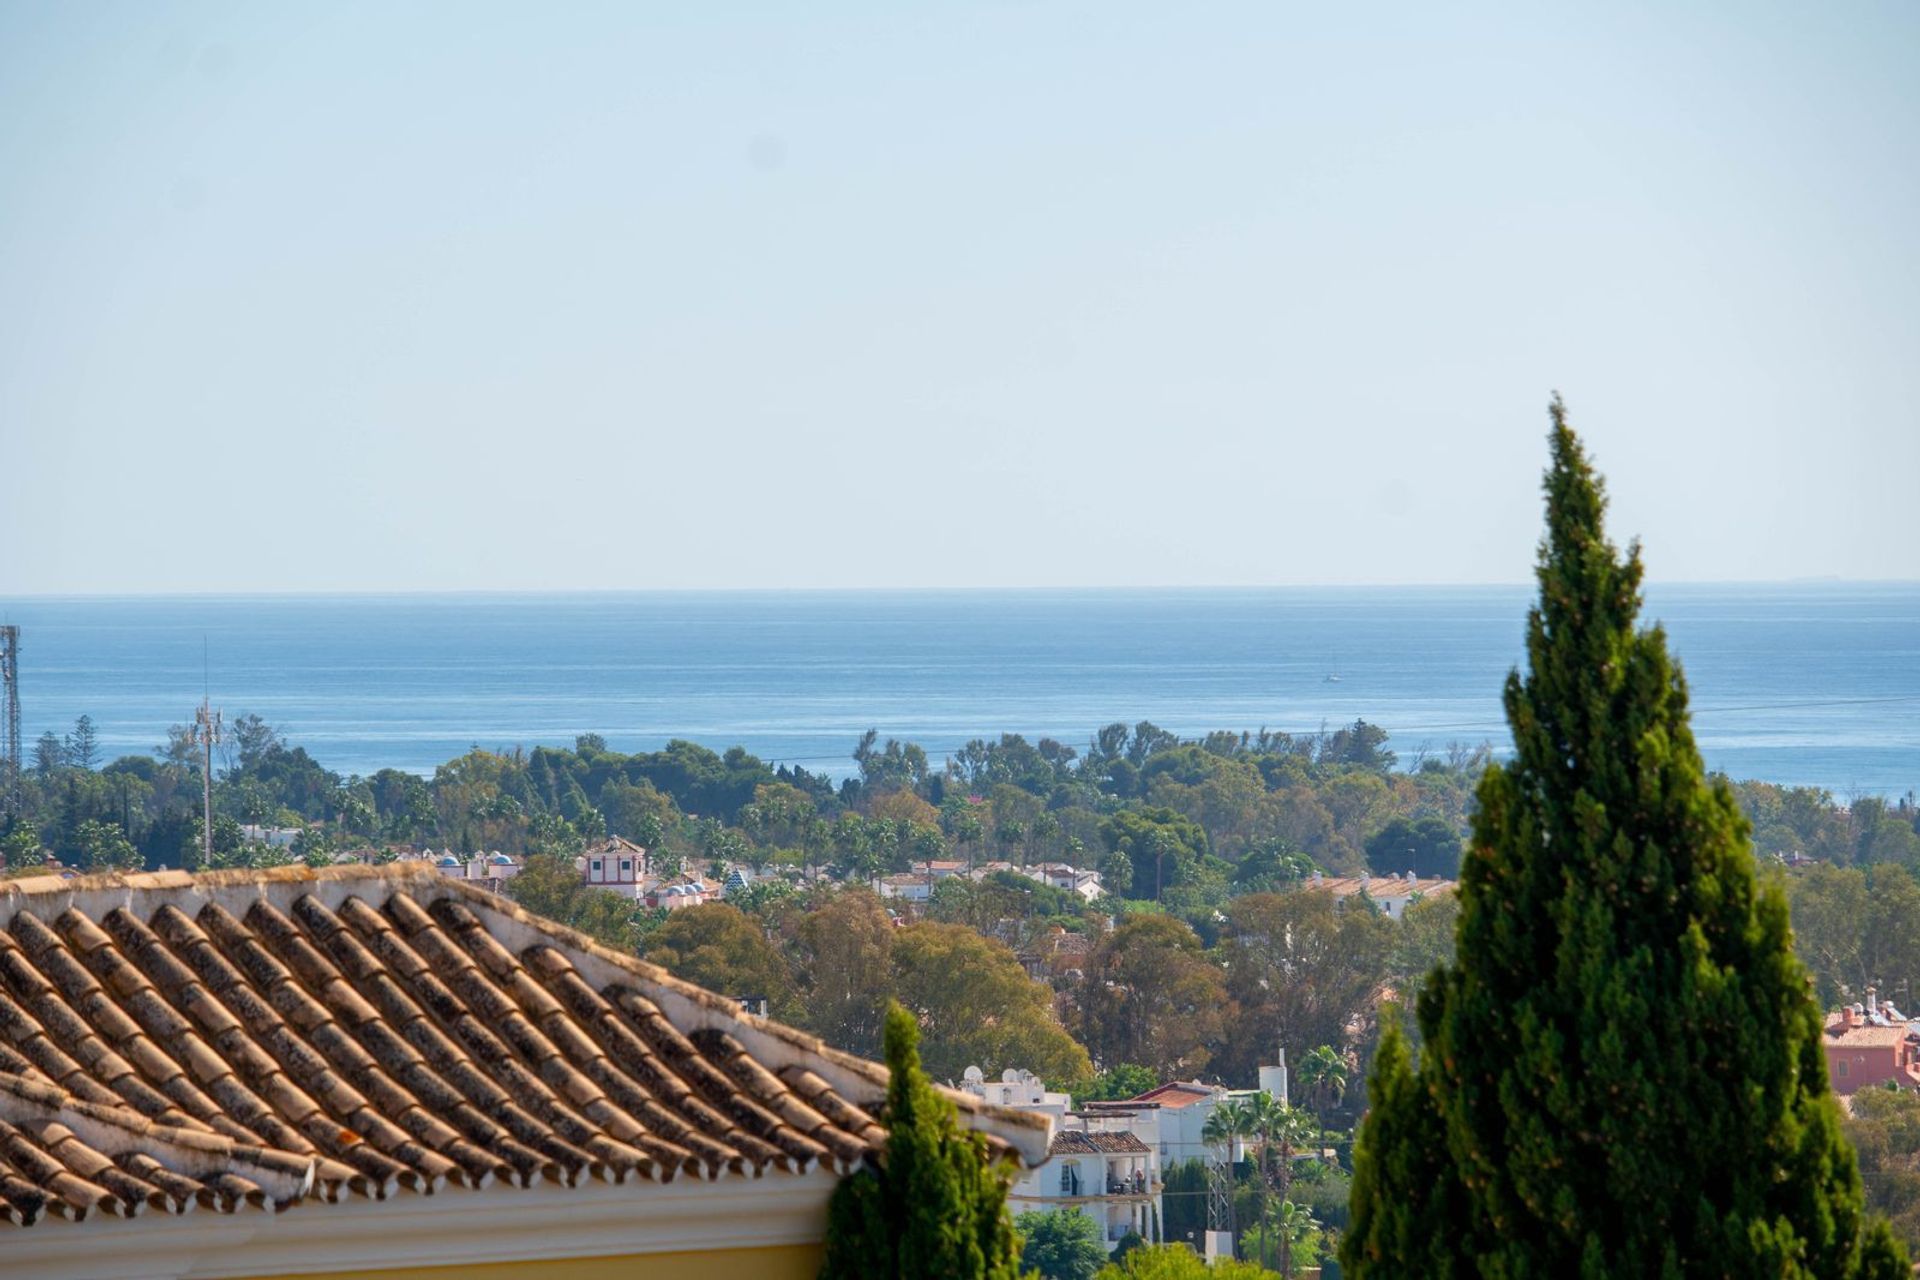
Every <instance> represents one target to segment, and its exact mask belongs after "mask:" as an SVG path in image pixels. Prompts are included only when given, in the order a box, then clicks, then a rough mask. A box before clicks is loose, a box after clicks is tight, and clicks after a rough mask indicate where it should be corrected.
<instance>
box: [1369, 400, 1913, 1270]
mask: <svg viewBox="0 0 1920 1280" xmlns="http://www.w3.org/2000/svg"><path fill="white" fill-rule="evenodd" d="M1551 414H1552V420H1553V429H1552V432H1551V435H1550V443H1551V447H1552V465H1551V467H1550V468H1549V470H1548V472H1547V476H1546V485H1545V488H1546V497H1547V535H1546V538H1545V540H1544V541H1543V543H1542V544H1541V547H1540V561H1539V568H1538V579H1539V585H1540V598H1539V601H1538V603H1537V605H1536V606H1535V607H1534V609H1533V610H1532V611H1531V613H1530V614H1529V615H1528V625H1527V659H1528V670H1527V673H1526V675H1525V676H1524V677H1523V676H1522V675H1521V674H1520V673H1519V672H1518V671H1516V672H1514V673H1513V674H1512V675H1510V676H1509V677H1508V679H1507V686H1506V699H1505V701H1506V712H1507V720H1508V723H1509V725H1510V726H1511V728H1512V732H1513V741H1514V755H1513V757H1512V758H1511V760H1510V761H1508V762H1507V763H1505V764H1502V765H1498V766H1495V767H1492V768H1489V769H1488V770H1487V772H1486V774H1485V776H1484V777H1483V778H1482V780H1481V783H1480V788H1479V793H1478V801H1479V803H1478V809H1477V812H1476V814H1475V816H1474V821H1473V836H1472V840H1471V844H1470V849H1469V851H1468V854H1467V858H1466V861H1465V864H1464V865H1463V867H1462V870H1461V882H1460V899H1461V914H1460V923H1459V928H1458V934H1457V937H1456V942H1457V950H1456V956H1455V959H1454V962H1453V963H1452V964H1450V965H1443V966H1441V967H1440V968H1439V969H1437V970H1436V971H1435V972H1434V974H1433V976H1432V978H1431V979H1430V980H1429V981H1428V982H1427V983H1426V984H1425V986H1424V987H1423V989H1422V991H1421V995H1420V998H1419V1008H1418V1012H1419V1023H1420V1030H1421V1032H1422V1034H1423V1037H1424V1041H1425V1043H1424V1047H1423V1049H1422V1051H1421V1053H1420V1058H1419V1062H1418V1065H1417V1066H1416V1065H1415V1064H1414V1063H1413V1062H1412V1060H1411V1057H1410V1054H1409V1052H1408V1049H1407V1046H1406V1044H1405V1042H1404V1039H1403V1037H1401V1035H1400V1034H1399V1032H1398V1030H1397V1029H1395V1030H1391V1031H1389V1033H1388V1035H1387V1037H1386V1039H1385V1040H1384V1042H1383V1045H1382V1051H1381V1053H1380V1054H1379V1056H1378V1058H1377V1059H1376V1063H1375V1069H1374V1078H1373V1082H1372V1086H1371V1089H1372V1097H1373V1099H1374V1106H1373V1110H1372V1111H1371V1113H1370V1114H1369V1116H1368V1118H1367V1120H1366V1122H1365V1125H1364V1126H1363V1128H1362V1131H1361V1137H1360V1143H1359V1145H1358V1149H1357V1151H1356V1156H1355V1178H1354V1189H1353V1206H1352V1207H1353V1229H1352V1230H1351V1232H1350V1233H1349V1235H1348V1237H1347V1239H1346V1241H1345V1242H1344V1245H1343V1249H1342V1253H1343V1257H1344V1260H1345V1262H1346V1264H1347V1266H1348V1268H1349V1270H1350V1273H1351V1274H1352V1275H1354V1276H1356V1277H1359V1278H1360V1280H1370V1278H1372V1277H1382V1278H1384V1277H1395V1278H1398V1277H1405V1276H1456V1277H1462V1278H1464V1277H1468V1276H1495V1277H1503V1278H1506V1280H1526V1278H1530V1277H1540V1278H1541V1280H1548V1278H1558V1277H1572V1276H1580V1277H1588V1278H1596V1280H1597V1278H1598V1277H1615V1276H1661V1277H1683V1276H1684V1277H1696V1276H1697V1277H1708V1276H1713V1277H1722V1276H1768V1277H1801V1276H1809V1277H1811V1276H1821V1277H1843V1276H1844V1277H1852V1276H1871V1277H1875V1278H1876V1280H1877V1278H1878V1277H1881V1276H1886V1277H1891V1276H1895V1275H1904V1274H1905V1271H1906V1268H1905V1261H1904V1259H1903V1257H1902V1256H1901V1251H1900V1249H1899V1248H1898V1246H1897V1245H1895V1244H1894V1243H1893V1241H1892V1238H1891V1236H1890V1235H1889V1234H1888V1233H1887V1231H1886V1229H1885V1226H1884V1224H1877V1225H1874V1226H1869V1224H1868V1223H1867V1221H1866V1219H1865V1216H1864V1213H1863V1210H1862V1205H1861V1194H1860V1178H1859V1173H1858V1171H1857V1169H1856V1167H1855V1164H1854V1158H1853V1152H1852V1150H1851V1149H1850V1148H1849V1147H1848V1146H1847V1144H1846V1141H1845V1139H1844V1138H1843V1137H1842V1136H1841V1134H1840V1130H1839V1123H1838V1110H1837V1108H1836V1106H1835V1104H1834V1102H1833V1100H1832V1098H1831V1096H1830V1095H1829V1093H1828V1090H1827V1072H1826V1065H1825V1061H1824V1058H1823V1055H1822V1052H1821V1048H1820V1035H1821V1030H1820V1025H1821V1024H1820V1016H1819V1010H1818V1009H1817V1008H1816V1006H1815V1005H1814V1003H1813V1000H1812V997H1811V995H1810V994H1809V990H1808V982H1807V977H1806V974H1805V972H1804V971H1803V970H1802V968H1801V966H1800V964H1799V962H1798V961H1797V960H1796V959H1795V958H1794V955H1793V950H1792V940H1791V935H1790V933H1789V930H1788V925H1787V908H1786V904H1785V902H1784V901H1783V900H1782V897H1781V895H1780V894H1779V893H1778V892H1777V891H1776V890H1773V889H1770V888H1766V887H1761V886H1758V885H1756V882H1755V879H1754V870H1753V857H1752V852H1751V847H1750V844H1749V840H1748V830H1747V825H1746V823H1745V821H1744V820H1743V819H1742V818H1741V816H1740V813H1739V811H1738V809H1737V808H1736V807H1735V805H1734V800H1733V795H1732V793H1731V791H1730V789H1729V788H1728V787H1727V786H1726V784H1725V783H1724V781H1719V782H1714V783H1709V782H1708V780H1707V778H1706V775H1705V772H1704V770H1703V768H1702V766H1701V762H1700V754H1699V751H1698V750H1697V749H1696V747H1695V746H1694V741H1693V734H1692V731H1691V730H1690V728H1689V727H1688V717H1687V689H1686V682H1685V680H1684V679H1683V678H1682V676H1681V673H1680V670H1679V668H1678V667H1677V666H1676V665H1675V663H1674V662H1673V660H1672V659H1671V658H1670V657H1669V655H1668V653H1667V644H1666V637H1665V636H1664V634H1663V633H1662V632H1661V630H1660V628H1659V627H1657V626H1656V627H1653V628H1650V629H1638V628H1637V626H1636V618H1637V616H1638V613H1639V608H1640V582H1641V565H1640V555H1639V549H1638V547H1637V546H1635V547H1631V548H1629V550H1628V552H1627V554H1626V556H1625V557H1624V558H1623V557H1622V556H1621V555H1620V554H1619V553H1618V552H1617V551H1616V550H1615V549H1614V547H1613V546H1612V545H1611V544H1610V543H1609V542H1608V541H1607V538H1606V534H1605V531H1604V529H1603V527H1602V517H1603V514H1604V512H1605V508H1606V499H1605V493H1604V488H1603V485H1602V483H1601V481H1600V479H1599V478H1598V477H1597V476H1596V475H1595V474H1594V472H1593V469H1592V467H1591V466H1590V465H1589V463H1588V461H1587V458H1586V455H1585V453H1584V451H1583V450H1582V448H1581V446H1580V442H1579V440H1578V438H1577V437H1576V436H1575V435H1574V433H1573V431H1572V430H1571V429H1570V428H1569V427H1568V425H1567V420H1566V411H1565V408H1564V406H1563V405H1562V404H1561V402H1560V400H1559V398H1558V397H1557V396H1556V397H1555V398H1554V401H1553V405H1552V410H1551Z"/></svg>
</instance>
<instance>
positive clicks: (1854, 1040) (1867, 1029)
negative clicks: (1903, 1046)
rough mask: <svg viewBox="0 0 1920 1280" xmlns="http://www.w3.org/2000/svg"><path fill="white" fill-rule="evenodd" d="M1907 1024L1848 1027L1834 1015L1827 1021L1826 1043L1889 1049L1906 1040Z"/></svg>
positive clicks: (1839, 1017) (1837, 1015)
mask: <svg viewBox="0 0 1920 1280" xmlns="http://www.w3.org/2000/svg"><path fill="white" fill-rule="evenodd" d="M1908 1030H1909V1027H1908V1024H1907V1023H1904V1022H1896V1023H1890V1024H1884V1025H1877V1026H1876V1025H1873V1024H1870V1023H1868V1024H1862V1025H1860V1026H1856V1027H1849V1026H1847V1025H1846V1023H1845V1022H1843V1021H1842V1020H1841V1015H1839V1014H1837V1013H1836V1014H1834V1015H1833V1016H1832V1017H1830V1018H1828V1019H1827V1027H1826V1031H1827V1043H1828V1044H1834V1045H1847V1046H1850V1047H1855V1048H1862V1049H1865V1048H1875V1047H1879V1048H1889V1047H1892V1046H1895V1045H1898V1044H1900V1043H1901V1042H1902V1041H1904V1040H1905V1039H1906V1038H1907V1034H1908Z"/></svg>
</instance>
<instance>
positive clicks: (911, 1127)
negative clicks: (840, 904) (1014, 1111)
mask: <svg viewBox="0 0 1920 1280" xmlns="http://www.w3.org/2000/svg"><path fill="white" fill-rule="evenodd" d="M883 1043H884V1045H885V1048H886V1059H887V1068H888V1072H889V1075H888V1081H887V1106H886V1114H885V1115H884V1116H882V1117H881V1118H882V1119H883V1120H884V1121H885V1122H886V1126H887V1148H886V1152H885V1154H884V1155H883V1156H882V1157H881V1159H880V1162H879V1167H878V1168H877V1169H862V1170H860V1171H859V1172H857V1173H854V1174H852V1175H850V1176H849V1177H846V1178H844V1179H842V1180H841V1182H840V1185H839V1186H838V1187H835V1188H834V1192H833V1200H832V1203H831V1204H830V1206H829V1208H828V1220H827V1256H826V1262H825V1264H824V1265H823V1266H822V1268H821V1270H820V1276H821V1280H915V1278H917V1277H922V1276H951V1277H954V1280H1016V1277H1018V1276H1019V1274H1020V1241H1019V1237H1018V1236H1016V1235H1015V1234H1014V1230H1013V1222H1012V1220H1011V1219H1010V1218H1009V1217H1008V1216H1007V1183H1008V1175H1007V1171H1006V1169H1005V1168H1004V1167H1002V1166H1001V1164H1000V1163H999V1162H997V1161H995V1160H993V1159H991V1158H990V1157H989V1155H988V1152H987V1145H986V1140H985V1139H983V1138H982V1137H980V1135H979V1134H976V1133H968V1132H966V1131H965V1130H963V1129H961V1128H960V1126H959V1123H958V1119H957V1115H956V1112H955V1109H954V1105H953V1103H952V1102H950V1101H948V1100H947V1099H946V1098H945V1097H943V1096H942V1095H941V1094H940V1091H939V1090H937V1089H935V1088H934V1087H933V1083H932V1082H931V1081H930V1080H928V1079H927V1073H926V1072H925V1071H924V1070H922V1069H921V1066H920V1047H919V1046H920V1028H919V1026H918V1024H916V1023H915V1022H914V1020H913V1015H912V1014H911V1013H908V1012H907V1011H906V1010H905V1009H903V1008H901V1007H900V1006H899V1005H898V1004H895V1005H893V1006H892V1007H891V1008H889V1009H888V1010H887V1020H886V1028H885V1032H884V1035H883Z"/></svg>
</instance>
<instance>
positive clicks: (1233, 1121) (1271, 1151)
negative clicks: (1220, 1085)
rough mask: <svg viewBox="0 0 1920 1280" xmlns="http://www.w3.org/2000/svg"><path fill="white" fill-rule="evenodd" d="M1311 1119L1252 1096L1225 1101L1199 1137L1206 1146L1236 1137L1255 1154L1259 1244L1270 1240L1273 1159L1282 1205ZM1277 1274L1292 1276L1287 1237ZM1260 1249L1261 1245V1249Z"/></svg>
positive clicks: (1277, 1102) (1272, 1100)
mask: <svg viewBox="0 0 1920 1280" xmlns="http://www.w3.org/2000/svg"><path fill="white" fill-rule="evenodd" d="M1316 1131H1317V1130H1316V1128H1315V1126H1314V1123H1313V1118H1312V1117H1311V1116H1309V1115H1308V1114H1307V1113H1306V1112H1305V1111H1303V1110H1301V1109H1300V1108H1298V1107H1290V1106H1288V1105H1287V1104H1286V1103H1284V1102H1282V1101H1280V1100H1279V1099H1278V1098H1276V1097H1274V1096H1273V1095H1272V1094H1270V1093H1266V1092H1264V1091H1263V1092H1261V1093H1256V1094H1252V1095H1250V1096H1249V1097H1247V1098H1246V1099H1245V1100H1244V1101H1241V1100H1236V1099H1232V1098H1229V1099H1228V1100H1227V1101H1225V1102H1222V1103H1221V1104H1220V1105H1219V1106H1217V1107H1215V1108H1214V1109H1213V1114H1212V1115H1210V1116H1208V1117H1207V1123H1206V1127H1205V1128H1204V1129H1202V1130H1201V1133H1200V1136H1201V1139H1202V1140H1203V1141H1206V1142H1208V1143H1215V1142H1226V1143H1229V1144H1231V1142H1232V1141H1233V1140H1234V1139H1236V1138H1238V1139H1241V1140H1244V1141H1245V1142H1247V1143H1248V1144H1249V1145H1250V1146H1252V1147H1254V1148H1256V1149H1257V1150H1258V1152H1259V1157H1258V1165H1259V1174H1260V1230H1261V1239H1262V1240H1263V1241H1265V1240H1269V1239H1272V1238H1273V1234H1272V1232H1273V1225H1272V1222H1271V1221H1270V1218H1271V1216H1272V1215H1271V1209H1272V1198H1271V1195H1270V1192H1271V1190H1272V1188H1273V1184H1274V1170H1273V1157H1274V1155H1275V1154H1276V1153H1277V1154H1278V1155H1279V1157H1280V1169H1279V1183H1280V1199H1281V1201H1282V1202H1283V1203H1284V1202H1285V1201H1286V1198H1287V1192H1288V1191H1289V1189H1291V1187H1292V1185H1293V1148H1294V1145H1295V1144H1296V1143H1300V1142H1304V1141H1306V1140H1307V1139H1308V1138H1310V1137H1312V1136H1313V1135H1314V1134H1315V1132H1316ZM1279 1239H1280V1271H1281V1274H1282V1275H1285V1276H1287V1277H1289V1280H1291V1277H1292V1275H1293V1248H1292V1244H1291V1240H1290V1238H1289V1237H1287V1236H1281V1237H1280V1238H1279ZM1263 1247H1264V1246H1263Z"/></svg>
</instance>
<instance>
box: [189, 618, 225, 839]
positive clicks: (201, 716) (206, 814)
mask: <svg viewBox="0 0 1920 1280" xmlns="http://www.w3.org/2000/svg"><path fill="white" fill-rule="evenodd" d="M205 643H206V642H205V641H204V640H203V641H202V642H201V644H202V654H201V658H202V661H203V662H204V661H205V657H206V655H205V652H204V646H205ZM212 685H213V681H212V677H211V676H210V675H209V676H208V679H207V691H206V692H204V693H203V694H202V695H201V698H200V707H199V710H197V711H195V712H194V713H193V743H194V745H195V746H197V747H199V748H200V750H201V753H202V754H201V757H200V758H201V767H200V788H201V791H200V796H201V801H202V804H203V808H202V810H201V821H200V865H201V867H202V868H210V867H212V866H213V749H214V747H215V746H216V745H217V744H218V743H219V742H220V741H221V737H222V733H221V731H222V729H223V727H224V726H223V725H222V723H221V720H220V713H219V712H218V711H216V710H215V709H214V708H213V707H212V706H211V705H210V704H211V702H212Z"/></svg>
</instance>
